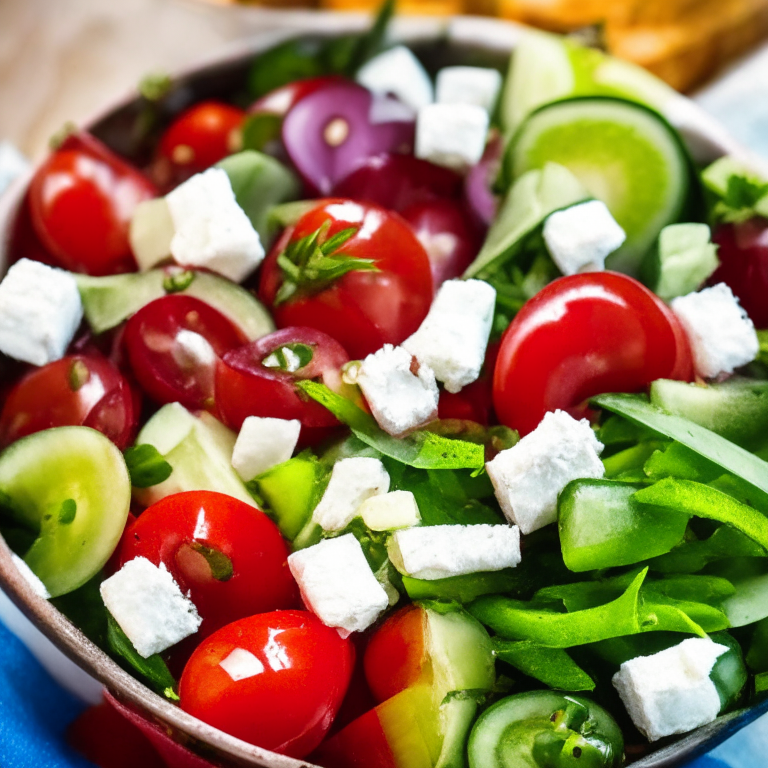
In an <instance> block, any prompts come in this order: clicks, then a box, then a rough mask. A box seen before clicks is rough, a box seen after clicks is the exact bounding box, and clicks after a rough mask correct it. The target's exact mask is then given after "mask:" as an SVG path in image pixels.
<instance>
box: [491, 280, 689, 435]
mask: <svg viewBox="0 0 768 768" xmlns="http://www.w3.org/2000/svg"><path fill="white" fill-rule="evenodd" d="M692 374H693V365H692V358H691V351H690V347H689V344H688V340H687V337H686V336H685V332H684V331H683V329H682V327H681V326H680V323H679V322H678V320H677V318H676V317H675V316H674V315H673V314H672V312H671V310H670V309H669V308H668V307H667V306H666V305H665V304H664V303H662V302H661V300H660V299H658V298H657V297H656V296H655V295H654V294H653V293H651V291H649V290H648V289H647V288H646V287H645V286H643V285H641V284H640V283H639V282H638V281H637V280H634V279H633V278H631V277H627V276H626V275H620V274H617V273H615V272H592V273H588V274H582V275H572V276H570V277H562V278H560V279H558V280H555V281H554V282H552V283H550V284H549V285H548V286H546V287H545V288H544V289H543V290H542V291H540V292H539V293H538V294H536V296H534V297H533V298H532V299H531V300H530V301H529V302H528V303H527V304H526V305H525V306H524V307H523V309H522V310H521V311H520V312H519V313H518V315H517V316H516V317H515V319H514V320H513V321H512V323H511V325H510V326H509V328H508V329H507V330H506V332H505V333H504V337H503V338H502V342H501V350H500V351H499V359H498V362H497V364H496V371H495V374H494V380H493V400H494V405H495V408H496V414H497V416H498V417H499V420H500V421H501V423H502V424H506V425H507V426H508V427H512V428H513V429H517V430H519V431H520V433H521V434H524V435H525V434H528V433H529V432H531V431H532V430H534V429H535V428H536V427H537V426H538V424H539V422H540V421H541V420H542V418H543V417H544V414H545V413H546V412H547V411H553V410H555V409H558V408H561V409H563V410H566V411H568V412H569V413H571V414H572V415H573V416H577V417H583V416H585V415H586V414H587V407H586V404H585V401H586V400H587V399H588V398H589V397H592V396H593V395H597V394H600V393H603V392H639V391H642V390H643V389H645V388H646V387H647V386H648V384H650V382H652V381H653V380H654V379H659V378H671V379H680V380H683V381H690V380H691V378H692Z"/></svg>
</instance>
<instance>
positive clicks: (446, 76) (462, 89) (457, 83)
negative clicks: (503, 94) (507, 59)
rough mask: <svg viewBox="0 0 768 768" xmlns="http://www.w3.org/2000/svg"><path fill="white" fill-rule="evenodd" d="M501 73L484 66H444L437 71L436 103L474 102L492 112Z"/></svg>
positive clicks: (499, 86) (499, 89)
mask: <svg viewBox="0 0 768 768" xmlns="http://www.w3.org/2000/svg"><path fill="white" fill-rule="evenodd" d="M501 80H502V78H501V73H500V72H499V71H498V70H496V69H489V68H486V67H444V68H443V69H441V70H440V71H439V72H438V73H437V88H436V92H437V96H436V101H437V102H438V104H474V105H475V106H477V107H482V108H483V109H484V110H485V111H486V112H493V108H494V107H495V106H496V100H497V99H498V97H499V91H501Z"/></svg>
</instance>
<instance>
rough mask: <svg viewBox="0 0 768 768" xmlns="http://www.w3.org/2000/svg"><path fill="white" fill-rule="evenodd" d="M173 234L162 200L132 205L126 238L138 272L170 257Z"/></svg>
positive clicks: (160, 198) (171, 224)
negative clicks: (133, 208) (129, 225)
mask: <svg viewBox="0 0 768 768" xmlns="http://www.w3.org/2000/svg"><path fill="white" fill-rule="evenodd" d="M174 234H175V230H174V228H173V219H172V218H171V211H170V209H169V208H168V201H167V200H166V199H165V198H164V197H156V198H155V199H154V200H142V201H141V202H140V203H139V204H138V205H137V206H136V208H135V210H134V212H133V216H132V217H131V228H130V230H129V232H128V239H129V241H130V243H131V251H133V255H134V258H135V259H136V264H138V266H139V271H140V272H146V271H147V270H150V269H152V267H156V266H157V265H158V264H160V263H161V262H163V261H165V260H166V259H169V258H170V257H171V242H172V241H173V236H174Z"/></svg>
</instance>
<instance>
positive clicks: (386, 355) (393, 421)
mask: <svg viewBox="0 0 768 768" xmlns="http://www.w3.org/2000/svg"><path fill="white" fill-rule="evenodd" d="M414 362H415V361H414V359H413V357H412V355H411V353H410V352H407V351H406V350H405V349H403V348H402V347H393V346H392V345H391V344H385V345H384V346H383V347H382V348H381V349H380V350H379V351H378V352H374V353H373V354H372V355H368V357H366V358H365V360H363V362H362V365H361V366H360V369H359V370H358V373H357V383H358V384H359V386H360V389H361V390H362V391H363V394H364V395H365V399H366V401H367V402H368V405H369V406H370V409H371V413H373V416H374V418H375V419H376V421H377V422H378V423H379V426H380V427H381V428H382V429H383V430H385V431H386V432H389V434H390V435H395V436H398V435H403V434H405V433H406V432H409V431H410V430H412V429H415V428H416V427H419V426H421V425H422V424H426V423H427V422H429V421H432V420H434V419H436V418H437V401H438V399H439V397H440V393H439V392H438V391H437V383H436V382H435V374H434V372H433V371H432V369H431V368H430V367H429V366H428V365H424V364H421V363H416V365H414ZM414 368H416V371H415V372H414Z"/></svg>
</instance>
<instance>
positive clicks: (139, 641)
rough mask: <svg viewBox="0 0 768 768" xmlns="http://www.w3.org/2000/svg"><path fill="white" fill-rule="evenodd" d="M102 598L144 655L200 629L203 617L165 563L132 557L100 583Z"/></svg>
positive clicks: (155, 651)
mask: <svg viewBox="0 0 768 768" xmlns="http://www.w3.org/2000/svg"><path fill="white" fill-rule="evenodd" d="M99 591H100V592H101V599H102V600H103V601H104V605H105V606H106V607H107V610H108V611H109V612H110V613H111V614H112V616H113V617H114V619H115V621H116V622H117V623H118V624H119V625H120V629H122V630H123V632H125V634H126V636H127V637H128V639H129V640H130V641H131V642H132V643H133V647H134V648H135V649H136V651H137V652H138V654H139V655H140V656H142V657H143V658H145V659H146V658H148V657H149V656H151V655H152V654H153V653H160V652H161V651H164V650H165V649H166V648H170V647H171V646H172V645H176V643H178V642H181V641H182V640H183V639H184V638H185V637H189V636H190V635H193V634H194V633H195V632H197V630H198V628H199V627H200V624H201V623H202V619H201V618H200V616H199V615H198V613H197V609H196V608H195V605H194V603H193V602H192V601H191V600H190V599H189V598H188V597H185V596H184V595H183V594H182V593H181V590H180V589H179V585H178V584H177V583H176V582H175V581H174V580H173V576H171V574H170V573H168V571H167V570H166V568H165V565H163V564H162V563H161V564H160V567H159V568H158V567H157V566H156V565H155V564H154V563H151V562H150V561H149V560H147V558H145V557H136V558H134V559H133V560H129V561H128V562H127V563H126V564H125V565H124V566H123V567H122V568H121V569H120V570H119V571H118V572H117V573H116V574H114V575H113V576H110V577H109V578H108V579H106V581H103V582H102V583H101V586H100V587H99Z"/></svg>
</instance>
